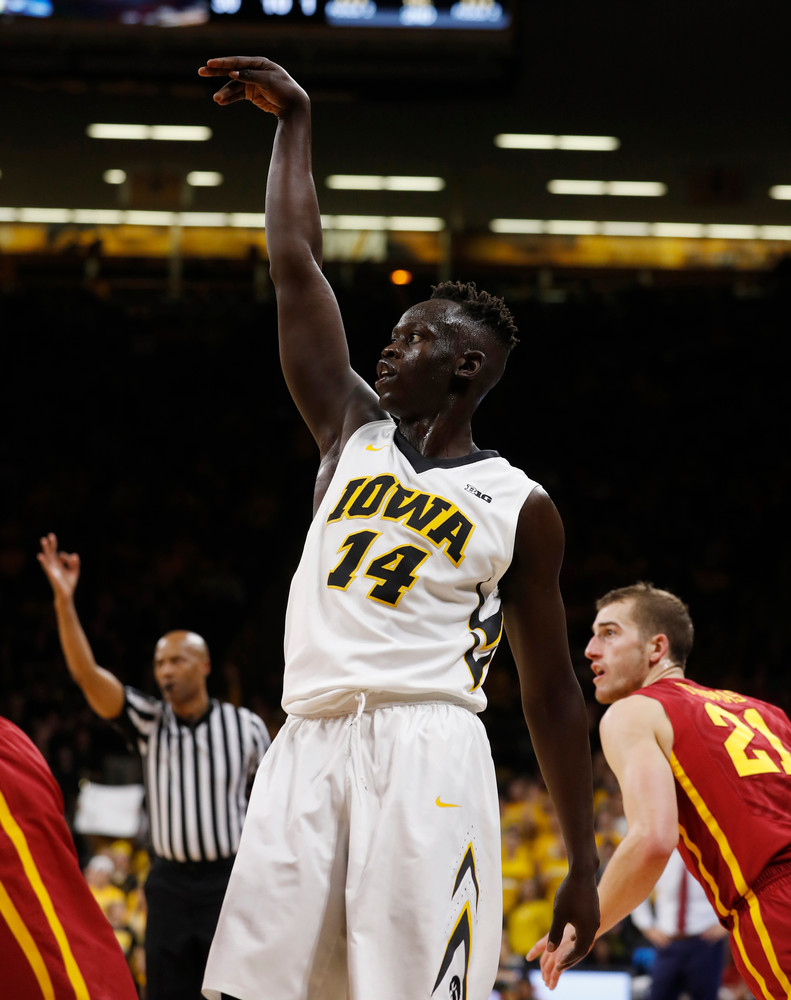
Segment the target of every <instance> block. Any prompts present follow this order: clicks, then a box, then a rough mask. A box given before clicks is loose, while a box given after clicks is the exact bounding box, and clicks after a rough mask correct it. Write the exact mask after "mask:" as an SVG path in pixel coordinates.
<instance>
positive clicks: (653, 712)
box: [600, 688, 667, 732]
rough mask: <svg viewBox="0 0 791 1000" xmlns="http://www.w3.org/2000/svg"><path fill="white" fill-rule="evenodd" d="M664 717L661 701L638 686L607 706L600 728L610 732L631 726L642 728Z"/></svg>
mask: <svg viewBox="0 0 791 1000" xmlns="http://www.w3.org/2000/svg"><path fill="white" fill-rule="evenodd" d="M666 717H667V716H666V713H665V709H664V707H663V705H662V703H661V702H660V701H658V700H657V699H656V698H655V697H654V696H653V695H652V694H649V693H648V689H647V688H639V689H638V690H637V691H633V692H632V693H631V694H629V695H627V696H626V697H625V698H619V699H618V701H614V702H613V703H612V704H611V705H609V706H608V708H607V710H606V711H605V713H604V715H603V716H602V718H601V724H600V728H601V729H602V731H604V730H605V729H606V730H608V731H611V732H612V731H616V732H617V731H618V730H621V729H627V728H630V727H633V726H638V727H640V728H641V729H643V728H645V727H646V724H651V723H654V722H656V721H658V720H660V719H662V718H666Z"/></svg>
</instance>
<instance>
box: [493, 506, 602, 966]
mask: <svg viewBox="0 0 791 1000" xmlns="http://www.w3.org/2000/svg"><path fill="white" fill-rule="evenodd" d="M563 547H564V536H563V524H562V522H561V520H560V515H559V514H558V512H557V510H556V509H555V506H554V504H553V503H552V501H551V500H550V499H549V497H548V496H547V494H546V493H545V492H544V491H543V490H542V489H540V488H538V487H537V488H536V489H534V490H533V492H532V493H531V494H530V496H529V497H528V498H527V500H526V501H525V504H524V507H523V508H522V513H521V515H520V519H519V525H518V528H517V537H516V550H515V555H514V562H513V564H512V565H511V568H510V569H509V571H508V574H507V575H506V577H505V579H504V580H503V586H502V587H501V592H502V596H503V608H504V612H505V627H506V632H507V634H508V641H509V644H510V646H511V651H512V653H513V656H514V660H515V661H516V666H517V669H518V671H519V681H520V685H521V691H522V709H523V711H524V714H525V720H526V722H527V726H528V729H529V730H530V737H531V739H532V741H533V747H534V749H535V752H536V757H537V759H538V764H539V767H540V768H541V773H542V775H543V776H544V781H545V782H546V786H547V789H548V791H549V794H550V796H551V797H552V801H553V803H554V806H555V810H556V812H557V815H558V819H559V821H560V827H561V831H562V833H563V839H564V841H565V843H566V848H567V850H568V856H569V873H568V876H567V878H566V879H565V881H564V882H563V883H562V885H561V886H560V888H559V889H558V891H557V893H556V895H555V907H554V915H553V920H552V927H551V929H550V932H549V948H550V950H554V948H556V947H557V945H558V944H559V943H560V941H561V938H562V935H563V930H564V927H565V925H566V924H573V925H574V928H575V933H576V941H575V945H574V947H573V948H572V949H571V951H570V952H568V953H564V958H563V960H562V963H561V964H562V967H563V968H568V966H570V965H573V964H574V963H575V962H578V961H579V960H580V959H581V958H583V957H584V956H585V955H586V954H587V952H588V950H589V949H590V947H591V945H592V943H593V938H594V934H595V932H596V929H597V927H598V926H599V908H598V900H597V894H596V872H597V869H598V856H597V853H596V846H595V840H594V833H593V776H592V766H591V753H590V743H589V740H588V718H587V711H586V709H585V700H584V698H583V695H582V690H581V688H580V686H579V683H578V681H577V678H576V677H575V675H574V670H573V668H572V665H571V656H570V654H569V647H568V638H567V634H566V615H565V611H564V608H563V601H562V599H561V595H560V586H559V582H558V577H559V573H560V567H561V563H562V560H563Z"/></svg>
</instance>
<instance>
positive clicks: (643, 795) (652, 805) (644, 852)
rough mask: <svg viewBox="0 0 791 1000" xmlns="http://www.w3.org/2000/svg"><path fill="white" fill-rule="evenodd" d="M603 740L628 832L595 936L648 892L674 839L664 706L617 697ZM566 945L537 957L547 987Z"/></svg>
mask: <svg viewBox="0 0 791 1000" xmlns="http://www.w3.org/2000/svg"><path fill="white" fill-rule="evenodd" d="M601 742H602V749H603V751H604V755H605V757H606V758H607V763H608V764H609V765H610V767H611V768H612V771H613V773H614V774H615V777H616V778H617V779H618V784H619V786H620V788H621V793H622V795H623V808H624V815H625V816H626V822H627V833H626V836H625V837H624V839H623V840H622V841H621V842H620V844H619V845H618V847H617V848H616V849H615V852H614V853H613V856H612V857H611V858H610V860H609V862H608V863H607V867H606V868H605V869H604V874H603V875H602V878H601V882H600V883H599V905H600V907H601V923H600V927H599V930H598V932H597V934H596V937H599V936H600V935H602V934H605V933H606V932H607V931H608V930H610V928H611V927H614V926H615V925H616V924H617V923H618V922H619V921H621V920H623V918H624V917H626V916H628V914H630V913H631V912H632V910H634V909H635V908H636V907H637V906H638V905H639V904H640V903H641V902H642V901H643V900H644V899H645V898H646V897H647V896H648V894H649V893H650V892H651V890H652V889H653V887H654V886H655V885H656V882H657V879H658V878H659V876H660V875H661V874H662V872H663V871H664V870H665V865H666V864H667V861H668V858H669V857H670V855H671V854H672V853H673V850H674V848H675V847H676V845H677V843H678V806H677V803H676V790H675V783H674V779H673V772H672V770H671V768H670V762H669V760H668V758H667V756H666V752H669V748H670V747H672V744H673V737H672V729H671V727H670V722H669V720H668V718H667V716H666V715H665V712H664V709H663V708H662V706H661V705H660V704H659V703H658V702H657V701H655V700H653V699H652V698H639V697H638V698H624V699H623V700H621V701H617V702H615V703H614V704H613V705H611V706H610V707H609V708H608V709H607V712H606V713H605V715H604V717H603V719H602V722H601ZM663 745H664V747H665V749H663ZM541 945H542V942H539V943H538V945H537V946H536V947H534V948H532V949H531V950H530V952H529V953H528V958H535V957H537V956H538V955H539V954H540V952H541V950H542V949H541ZM564 947H565V945H562V946H561V947H560V948H559V949H558V950H557V951H556V952H555V953H547V954H544V955H542V956H541V973H542V976H543V978H544V981H545V983H546V984H547V986H549V988H550V989H554V987H555V985H556V984H557V981H558V979H559V978H560V974H561V972H562V971H563V967H562V966H561V963H560V961H559V959H560V956H562V954H563V953H564Z"/></svg>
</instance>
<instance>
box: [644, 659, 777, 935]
mask: <svg viewBox="0 0 791 1000" xmlns="http://www.w3.org/2000/svg"><path fill="white" fill-rule="evenodd" d="M635 694H638V695H640V696H641V697H648V698H655V699H656V700H657V701H659V702H661V704H662V706H663V707H664V709H665V712H666V713H667V715H668V718H669V719H670V722H671V724H672V726H673V733H674V739H673V756H672V759H671V762H670V763H671V766H672V768H673V774H674V776H675V779H676V793H677V798H678V822H679V832H680V836H681V839H680V841H679V849H680V851H681V853H682V855H683V856H684V860H685V861H686V863H687V866H688V867H689V868H690V870H691V871H692V872H693V873H694V874H695V875H696V877H697V878H698V881H699V882H700V883H701V884H702V885H703V887H704V889H706V892H707V894H708V896H709V899H710V900H711V902H712V904H713V905H714V906H715V908H716V909H717V912H718V914H719V915H720V917H722V918H723V919H725V918H727V916H728V914H729V913H730V911H731V910H732V909H733V908H734V907H735V906H736V905H737V904H738V903H739V902H740V901H741V900H742V899H744V897H745V896H747V895H748V892H749V890H750V889H755V888H757V884H760V882H761V880H762V876H763V877H766V875H767V872H770V871H771V869H772V868H773V866H776V865H780V864H787V863H788V862H791V721H789V719H788V717H787V716H786V714H785V713H784V712H782V711H781V710H780V709H779V708H777V707H776V706H774V705H770V704H768V703H767V702H764V701H758V700H757V699H755V698H748V697H747V696H745V695H742V694H737V693H736V692H734V691H719V690H715V689H712V688H706V687H702V686H701V685H700V684H696V683H695V682H694V681H690V680H687V679H686V678H685V679H683V680H676V679H669V678H668V679H665V680H662V681H657V682H656V683H655V684H649V685H648V686H647V687H644V688H640V690H639V691H636V692H635Z"/></svg>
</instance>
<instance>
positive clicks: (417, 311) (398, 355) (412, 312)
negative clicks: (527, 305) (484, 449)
mask: <svg viewBox="0 0 791 1000" xmlns="http://www.w3.org/2000/svg"><path fill="white" fill-rule="evenodd" d="M516 334H517V331H516V325H515V324H514V320H513V316H512V315H511V313H510V311H509V310H508V308H507V306H506V305H505V303H504V302H503V300H502V299H500V298H498V297H496V296H494V295H490V294H489V293H488V292H484V291H478V289H477V288H476V286H475V284H474V283H473V282H468V283H466V284H464V283H462V282H451V281H446V282H443V283H442V284H440V285H436V286H435V287H434V288H433V290H432V294H431V297H430V298H429V299H427V300H426V301H425V302H419V303H418V304H417V305H415V306H412V308H411V309H408V310H407V311H406V312H405V313H404V315H403V316H402V317H401V319H400V320H399V322H398V323H397V325H396V326H395V328H394V330H393V333H392V335H391V340H390V343H389V344H388V345H387V346H386V347H385V349H384V350H383V351H382V359H381V361H380V362H379V364H378V366H377V376H378V377H377V382H376V389H377V391H378V392H379V397H380V401H381V404H382V406H383V408H384V409H386V410H388V411H389V412H391V413H392V414H393V415H394V416H396V417H399V418H402V419H403V418H406V419H409V418H410V417H413V418H415V417H423V416H427V415H428V416H433V415H435V414H436V413H439V412H442V411H443V409H444V408H445V407H447V406H448V405H449V404H451V405H455V404H456V403H457V402H460V403H461V404H462V406H463V407H464V409H466V410H467V411H468V412H469V413H472V412H473V411H474V409H475V408H476V407H477V405H478V403H480V401H481V400H482V399H483V397H484V396H485V395H486V393H487V392H488V391H489V390H490V389H491V388H492V386H494V385H495V384H496V383H497V382H498V381H499V379H500V377H501V376H502V374H503V371H504V369H505V363H506V361H507V359H508V355H509V353H510V352H511V350H512V349H513V347H514V346H515V345H516V343H517V342H518V338H517V335H516Z"/></svg>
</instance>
